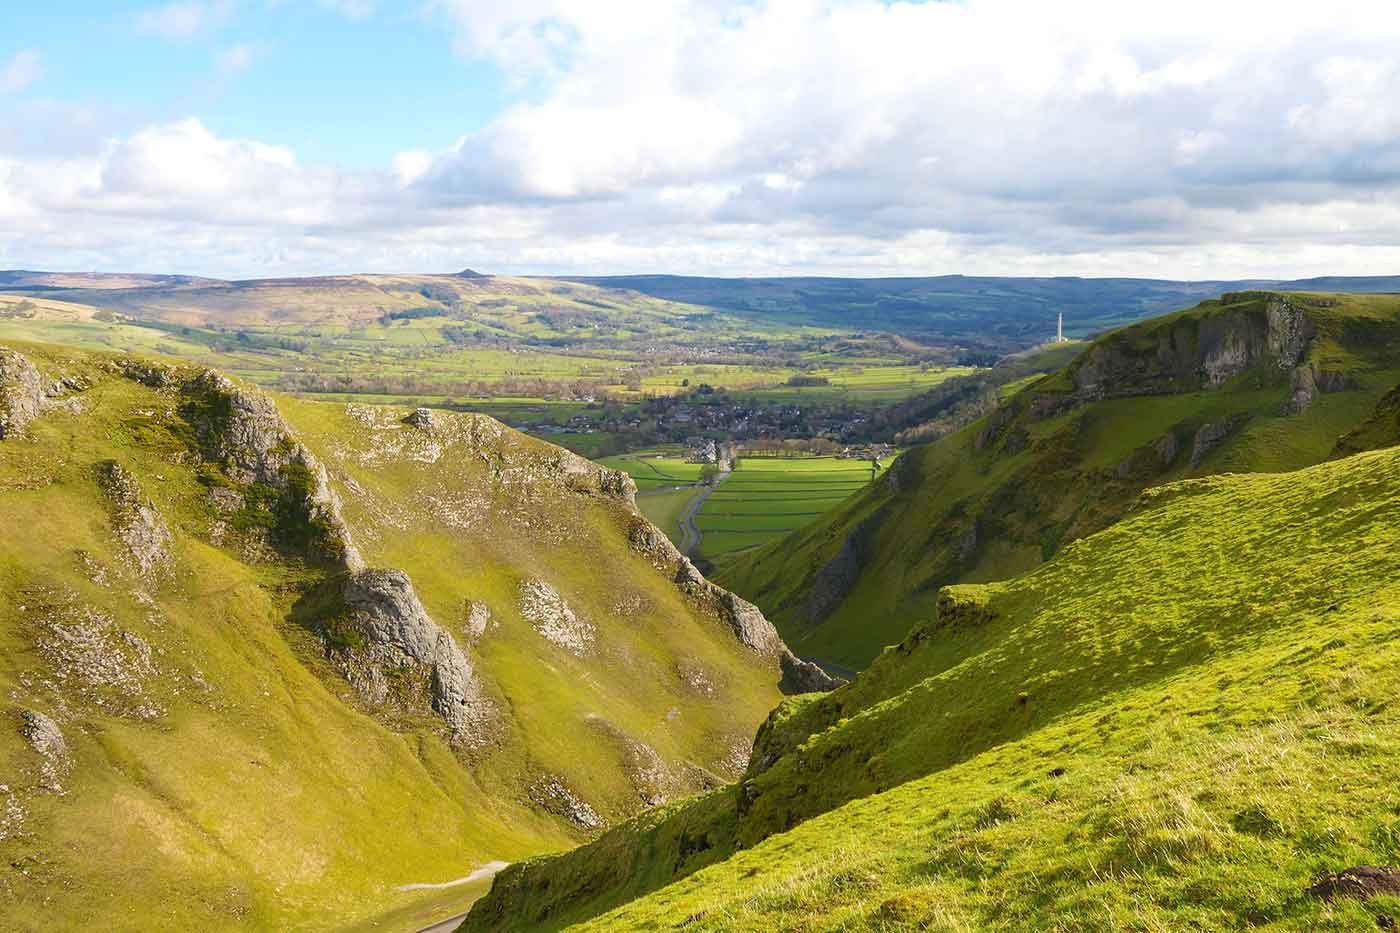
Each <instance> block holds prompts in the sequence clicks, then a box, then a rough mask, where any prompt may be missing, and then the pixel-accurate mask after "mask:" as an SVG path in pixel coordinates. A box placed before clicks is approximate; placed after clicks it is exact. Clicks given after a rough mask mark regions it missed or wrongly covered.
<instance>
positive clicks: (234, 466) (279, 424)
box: [185, 370, 364, 572]
mask: <svg viewBox="0 0 1400 933" xmlns="http://www.w3.org/2000/svg"><path fill="white" fill-rule="evenodd" d="M185 395H186V396H187V398H188V399H189V401H188V403H187V404H186V406H185V411H186V415H187V417H188V418H189V420H190V422H191V423H192V424H193V426H194V429H195V432H196V434H197V436H198V438H199V441H200V444H201V446H202V448H203V452H204V456H205V457H206V459H208V460H210V461H212V462H214V463H217V464H218V465H219V466H220V467H221V468H222V469H223V471H224V472H225V473H226V474H227V475H228V477H229V478H230V479H231V480H233V481H234V482H235V483H239V484H245V485H247V484H254V483H257V484H261V485H263V486H265V487H267V488H270V489H272V490H274V491H276V492H277V494H278V495H279V497H280V501H281V503H282V505H283V506H284V511H287V512H289V513H291V514H292V515H294V516H295V518H296V520H297V521H298V522H300V523H302V524H303V525H305V526H307V527H308V528H309V529H311V534H310V537H311V538H312V541H311V542H310V544H311V545H312V546H313V548H314V549H315V550H316V551H317V552H318V555H317V556H319V557H321V558H323V559H328V560H330V561H331V562H333V563H336V564H339V565H341V566H343V567H344V568H345V569H346V570H349V571H351V572H354V571H357V570H360V569H363V567H364V560H363V559H362V558H361V557H360V553H359V550H358V549H357V548H356V547H355V544H354V542H353V541H352V540H351V537H350V530H349V528H348V527H347V526H346V524H345V520H344V519H343V518H342V517H341V507H340V499H339V497H338V496H337V495H336V493H335V490H334V489H333V488H332V487H331V484H330V477H329V476H328V475H327V473H326V469H325V467H324V466H322V465H321V463H320V462H319V461H318V460H317V459H316V458H315V457H314V456H312V454H311V452H310V451H309V450H307V449H306V447H305V446H304V445H303V444H302V443H301V442H300V441H298V440H297V439H296V437H295V436H294V435H293V433H292V431H291V429H290V428H289V427H288V425H287V423H286V422H285V421H284V420H283V419H282V416H281V414H280V413H279V412H278V411H277V406H276V405H274V404H273V402H272V400H271V399H270V398H268V397H267V396H265V395H263V394H261V393H259V392H253V391H251V390H248V389H244V388H242V387H241V386H239V385H238V384H237V383H235V382H234V381H233V380H232V379H229V378H228V377H227V376H225V375H223V374H222V373H219V372H216V371H214V370H205V371H204V372H202V373H200V374H199V375H198V376H196V377H195V378H194V379H193V380H191V381H190V382H189V383H188V384H187V385H186V386H185Z"/></svg>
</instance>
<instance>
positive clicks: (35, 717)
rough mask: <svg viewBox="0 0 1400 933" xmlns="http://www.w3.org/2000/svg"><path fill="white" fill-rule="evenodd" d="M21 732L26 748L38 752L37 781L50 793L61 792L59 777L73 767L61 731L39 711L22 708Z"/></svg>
mask: <svg viewBox="0 0 1400 933" xmlns="http://www.w3.org/2000/svg"><path fill="white" fill-rule="evenodd" d="M23 720H24V721H23V725H22V727H21V732H22V733H23V734H24V738H25V741H27V742H28V743H29V746H30V748H32V749H34V751H36V752H38V753H39V758H40V764H39V784H40V786H41V787H42V788H43V789H44V790H46V791H48V792H49V793H51V794H62V793H63V778H64V777H66V776H67V774H68V772H69V771H70V770H71V769H72V767H73V761H72V758H71V757H70V756H69V754H68V743H67V742H66V741H65V740H64V738H63V732H62V730H60V729H59V728H58V723H56V722H54V721H53V720H52V719H50V718H49V717H48V716H46V715H44V714H43V713H40V712H36V711H34V710H25V711H24V714H23Z"/></svg>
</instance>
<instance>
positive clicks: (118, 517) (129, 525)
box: [98, 460, 171, 580]
mask: <svg viewBox="0 0 1400 933" xmlns="http://www.w3.org/2000/svg"><path fill="white" fill-rule="evenodd" d="M98 482H99V483H100V484H101V486H102V489H103V491H104V492H105V493H106V494H107V499H108V501H109V502H110V503H111V506H112V529H113V531H115V532H116V535H117V537H118V538H119V539H120V540H121V542H122V545H123V546H124V548H125V554H126V559H127V562H128V563H129V565H130V566H131V568H132V569H133V570H135V571H136V573H137V574H138V575H139V576H140V577H142V578H143V579H145V580H152V579H155V578H158V577H161V576H165V575H167V574H168V573H169V571H170V566H171V556H170V540H171V536H170V529H169V527H167V526H166V524H165V520H164V519H163V518H161V516H160V513H159V512H158V511H156V507H155V504H154V503H153V502H151V500H150V498H148V497H147V496H146V495H145V493H144V492H142V490H141V484H140V483H139V482H138V481H137V479H136V477H135V476H134V475H132V473H131V471H129V470H127V469H126V468H124V467H123V466H122V465H121V464H119V463H117V462H116V461H115V460H108V461H106V462H104V463H102V464H99V466H98Z"/></svg>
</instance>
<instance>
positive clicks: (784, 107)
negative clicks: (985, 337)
mask: <svg viewBox="0 0 1400 933" xmlns="http://www.w3.org/2000/svg"><path fill="white" fill-rule="evenodd" d="M1397 53H1400V6H1397V5H1395V4H1387V3H1381V2H1352V0H1330V2H1328V3H1317V2H1315V0H1309V2H1306V3H1304V2H1297V3H1295V2H1290V0H1270V2H1253V0H1209V2H1198V0H1175V2H1172V3H1150V4H1149V3H1145V2H1144V3H1138V2H1121V0H1119V2H1104V0H1056V2H1042V0H1027V2H1013V0H962V2H925V3H904V2H883V0H734V2H730V0H709V2H700V0H512V2H510V3H503V2H500V0H426V2H424V0H394V2H391V0H178V2H173V3H167V4H163V5H162V4H159V3H150V2H111V0H107V2H98V0H92V2H73V0H69V2H65V0H58V2H54V3H0V268H21V267H23V268H46V269H74V270H100V271H115V270H133V271H137V270H139V271H148V272H188V273H198V274H204V275H216V276H230V277H251V276H263V275H283V274H303V273H325V272H347V271H425V272H440V271H453V270H456V269H458V268H461V267H463V266H471V267H473V268H477V269H481V270H485V271H493V272H519V273H558V272H572V273H610V272H618V273H621V272H677V273H695V274H717V275H743V274H808V273H827V274H853V275H931V274H942V273H949V272H965V273H981V274H1003V275H1043V274H1057V275H1059V274H1064V275H1143V276H1155V277H1178V278H1188V277H1189V278H1204V277H1222V278H1225V277H1228V278H1238V277H1246V276H1268V277H1274V276H1278V277H1296V276H1305V275H1316V274H1326V273H1336V274H1397V273H1400V54H1397Z"/></svg>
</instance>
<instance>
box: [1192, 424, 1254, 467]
mask: <svg viewBox="0 0 1400 933" xmlns="http://www.w3.org/2000/svg"><path fill="white" fill-rule="evenodd" d="M1248 420H1249V416H1248V415H1246V414H1242V413H1237V414H1233V415H1230V416H1229V417H1226V418H1221V419H1220V420H1218V421H1212V422H1210V423H1209V424H1204V425H1201V428H1200V430H1198V431H1197V432H1196V436H1195V438H1194V439H1193V440H1192V442H1191V469H1193V470H1194V469H1195V468H1196V467H1198V466H1200V465H1201V462H1202V461H1203V460H1205V458H1206V457H1207V456H1208V455H1209V454H1210V452H1211V451H1213V450H1215V449H1216V448H1217V447H1219V446H1220V445H1221V444H1223V443H1225V441H1226V440H1227V439H1228V438H1229V437H1230V435H1232V434H1234V433H1235V432H1236V431H1238V430H1239V429H1240V428H1241V427H1243V426H1244V423H1245V422H1246V421H1248Z"/></svg>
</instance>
